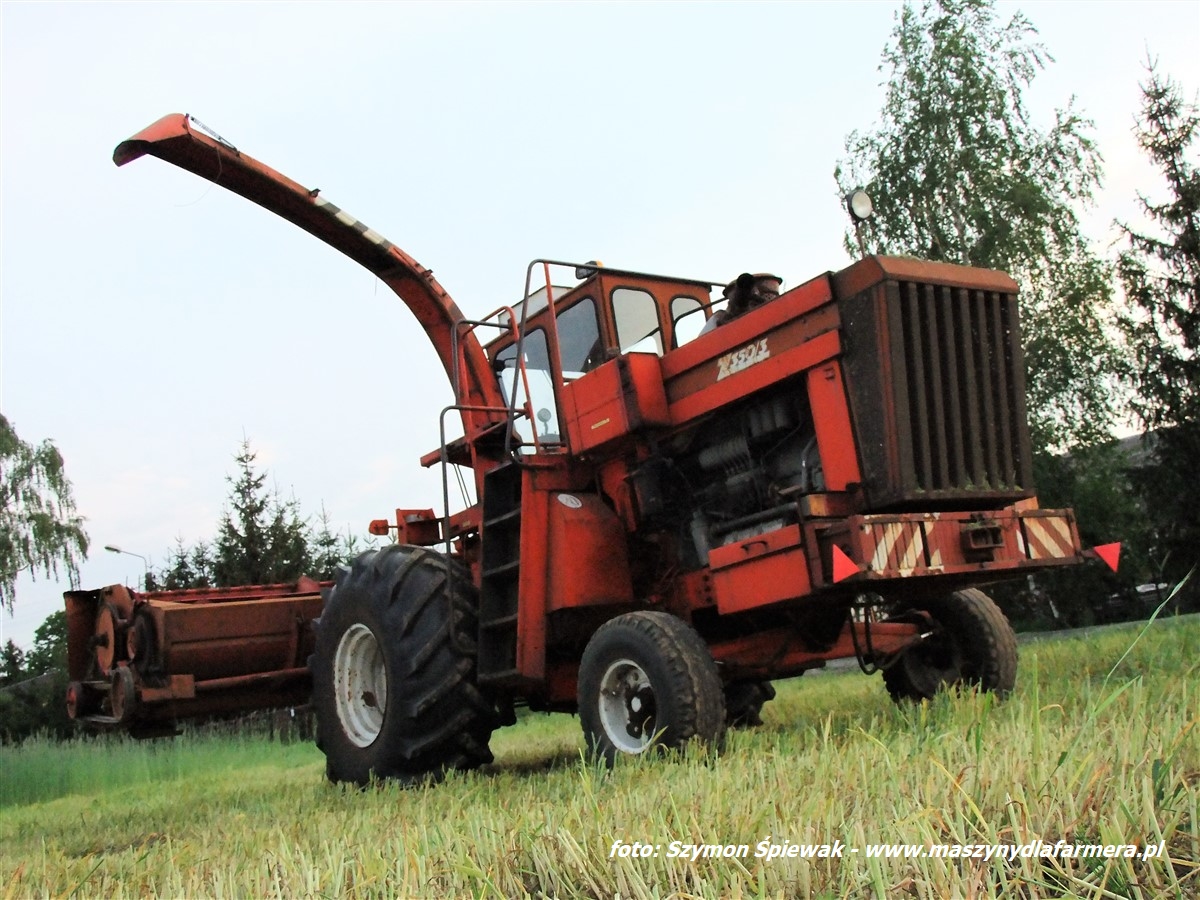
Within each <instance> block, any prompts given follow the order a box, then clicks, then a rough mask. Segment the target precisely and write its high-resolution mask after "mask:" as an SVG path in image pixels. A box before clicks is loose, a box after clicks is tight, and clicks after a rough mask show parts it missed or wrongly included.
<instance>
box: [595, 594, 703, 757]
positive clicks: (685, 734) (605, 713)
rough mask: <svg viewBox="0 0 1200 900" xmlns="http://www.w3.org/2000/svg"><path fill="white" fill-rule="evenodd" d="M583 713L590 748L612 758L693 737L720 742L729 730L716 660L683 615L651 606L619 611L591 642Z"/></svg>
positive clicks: (676, 744)
mask: <svg viewBox="0 0 1200 900" xmlns="http://www.w3.org/2000/svg"><path fill="white" fill-rule="evenodd" d="M579 719H580V723H581V724H582V725H583V733H584V737H585V738H586V740H587V743H588V747H589V749H590V750H591V752H592V753H593V754H594V755H596V756H598V757H601V758H603V759H604V760H605V761H606V762H607V763H608V764H609V765H612V763H613V762H614V761H615V760H616V758H617V757H618V756H622V755H627V756H635V755H637V754H639V753H643V752H645V751H646V750H648V749H649V748H651V747H660V748H665V749H674V748H679V747H682V746H683V745H684V744H686V743H687V742H688V741H690V740H692V739H693V738H695V739H698V740H699V741H701V742H703V743H716V742H718V741H719V740H720V739H721V736H722V735H723V734H724V732H725V699H724V694H723V690H722V687H721V679H720V676H719V675H718V674H717V666H716V663H714V662H713V658H712V655H711V654H710V653H709V652H708V647H707V646H706V645H705V643H704V641H703V639H702V638H701V637H700V635H699V634H697V633H696V631H695V630H694V629H693V628H692V627H691V626H690V625H688V624H687V623H686V622H684V621H683V620H682V619H679V618H677V617H675V616H673V615H670V614H669V613H664V612H648V611H643V612H633V613H626V614H625V615H621V616H617V617H616V618H615V619H611V620H610V621H608V622H606V623H605V624H604V625H602V626H601V627H600V628H599V629H597V631H596V633H595V634H594V635H592V639H591V640H590V641H589V642H588V645H587V648H586V649H585V650H584V653H583V659H582V660H581V661H580V664H579Z"/></svg>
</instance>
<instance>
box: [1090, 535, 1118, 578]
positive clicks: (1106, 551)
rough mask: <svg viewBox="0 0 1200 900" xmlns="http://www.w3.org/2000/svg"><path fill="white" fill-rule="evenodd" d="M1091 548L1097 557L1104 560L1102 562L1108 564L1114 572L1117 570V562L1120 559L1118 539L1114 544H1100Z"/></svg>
mask: <svg viewBox="0 0 1200 900" xmlns="http://www.w3.org/2000/svg"><path fill="white" fill-rule="evenodd" d="M1092 549H1093V550H1094V551H1095V552H1096V555H1097V556H1098V557H1100V558H1101V559H1102V560H1104V564H1105V565H1106V566H1108V567H1109V568H1110V569H1112V570H1113V571H1114V572H1115V571H1117V563H1118V562H1119V561H1120V559H1121V544H1120V542H1119V541H1118V542H1117V543H1115V544H1102V545H1101V546H1099V547H1093V548H1092Z"/></svg>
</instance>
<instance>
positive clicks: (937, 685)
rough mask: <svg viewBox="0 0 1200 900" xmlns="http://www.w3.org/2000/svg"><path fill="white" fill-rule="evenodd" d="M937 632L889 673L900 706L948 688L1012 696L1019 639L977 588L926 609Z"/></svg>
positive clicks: (886, 676) (938, 600)
mask: <svg viewBox="0 0 1200 900" xmlns="http://www.w3.org/2000/svg"><path fill="white" fill-rule="evenodd" d="M921 608H922V609H923V610H924V611H926V612H928V613H929V615H931V616H932V617H933V618H934V620H935V621H936V622H937V624H938V626H939V629H938V631H937V632H936V633H935V634H934V635H933V636H932V637H930V638H928V639H927V640H925V641H923V642H922V643H920V644H918V645H917V646H916V647H913V648H912V649H911V650H909V651H907V652H906V653H904V654H903V655H902V656H901V657H900V658H899V659H898V660H896V662H895V663H894V664H893V665H891V666H890V667H888V668H887V669H884V672H883V681H884V684H886V685H887V689H888V693H890V694H891V695H892V699H893V700H895V701H896V702H897V703H899V702H902V701H905V700H928V699H930V698H932V697H933V696H934V695H936V694H937V693H938V692H939V691H941V690H943V689H945V688H948V687H960V686H971V687H977V688H979V689H980V690H984V691H992V692H994V693H996V694H998V695H999V696H1001V697H1004V696H1007V695H1008V693H1009V692H1010V691H1012V689H1013V687H1014V686H1015V685H1016V682H1017V637H1016V635H1015V634H1013V630H1012V626H1011V625H1009V624H1008V619H1006V618H1005V617H1004V613H1002V612H1001V611H1000V608H999V607H998V606H996V604H995V603H994V602H993V601H992V598H991V597H989V596H988V595H987V594H985V593H984V592H983V591H980V590H976V589H974V588H971V589H968V590H964V591H957V592H955V593H953V594H947V595H946V596H944V597H937V598H934V599H931V600H929V601H928V602H926V603H924V604H922V607H921Z"/></svg>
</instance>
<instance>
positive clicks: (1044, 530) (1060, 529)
mask: <svg viewBox="0 0 1200 900" xmlns="http://www.w3.org/2000/svg"><path fill="white" fill-rule="evenodd" d="M1021 526H1022V529H1021V531H1020V532H1019V533H1018V537H1017V540H1018V541H1019V542H1020V546H1021V551H1022V552H1023V553H1024V555H1025V556H1026V557H1027V558H1029V559H1061V558H1063V557H1065V556H1073V555H1074V553H1075V543H1074V540H1073V538H1072V535H1071V524H1070V523H1069V522H1068V521H1067V520H1066V519H1065V518H1063V517H1061V516H1039V517H1037V518H1034V517H1032V516H1031V517H1027V518H1023V519H1022V520H1021Z"/></svg>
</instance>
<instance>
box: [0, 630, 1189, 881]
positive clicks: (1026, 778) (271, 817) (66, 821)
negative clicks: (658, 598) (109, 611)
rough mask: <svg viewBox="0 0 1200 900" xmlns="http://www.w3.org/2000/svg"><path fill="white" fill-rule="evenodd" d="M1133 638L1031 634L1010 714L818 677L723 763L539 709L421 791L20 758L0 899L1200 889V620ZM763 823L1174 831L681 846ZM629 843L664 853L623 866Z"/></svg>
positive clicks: (81, 754)
mask: <svg viewBox="0 0 1200 900" xmlns="http://www.w3.org/2000/svg"><path fill="white" fill-rule="evenodd" d="M1135 634H1136V631H1134V630H1124V629H1123V630H1118V631H1113V632H1107V633H1105V634H1103V635H1097V636H1092V637H1088V638H1086V639H1076V640H1067V641H1055V642H1044V643H1037V644H1033V645H1026V646H1025V647H1023V649H1022V663H1021V666H1022V667H1021V675H1020V678H1019V683H1018V690H1017V691H1016V692H1015V693H1014V695H1013V696H1012V697H1011V698H1010V699H1009V700H1008V701H1007V702H1005V703H996V702H995V701H994V699H993V698H992V697H990V696H987V695H984V696H979V695H974V694H966V695H962V696H953V695H947V696H943V697H940V698H938V699H937V700H936V701H935V702H932V703H927V704H923V705H920V706H908V707H905V708H897V707H894V706H893V705H892V704H891V703H890V701H889V700H888V699H887V695H886V692H885V691H884V689H883V686H882V684H881V683H880V681H879V679H878V678H864V677H862V676H860V675H857V674H822V675H817V676H807V677H805V678H803V679H799V680H798V681H795V682H791V683H788V684H785V685H782V686H781V690H780V692H779V697H778V698H777V699H776V700H775V701H774V702H773V703H771V704H769V705H768V706H767V708H766V710H765V711H764V718H765V719H766V725H765V726H764V727H763V728H761V729H758V730H756V731H753V732H737V733H734V734H732V735H731V736H730V737H729V739H728V740H727V742H726V745H725V746H724V747H723V748H722V749H721V750H720V751H719V752H718V751H703V750H698V749H695V750H692V751H690V752H688V753H685V754H681V755H676V756H672V757H668V758H657V757H646V758H639V759H634V760H628V761H622V762H621V763H619V764H618V765H617V766H616V768H615V769H614V770H613V771H611V772H608V771H605V770H604V769H602V768H598V767H595V766H593V765H591V764H589V763H588V762H586V761H585V760H583V758H582V756H581V755H580V749H581V746H582V742H581V740H580V737H579V729H578V723H577V721H576V720H575V719H573V718H569V717H565V716H554V717H547V716H533V717H529V718H527V719H525V720H524V721H523V722H522V723H521V724H519V725H518V726H515V727H514V728H510V729H506V730H503V731H500V732H498V733H497V734H496V736H495V738H494V740H493V749H494V751H495V753H496V757H497V761H496V764H495V765H493V766H490V767H488V768H486V769H484V770H482V771H479V772H474V773H470V774H467V775H454V776H451V777H450V778H448V779H447V780H446V782H445V783H443V784H441V785H438V786H430V787H423V788H417V789H413V790H408V791H404V790H399V789H398V788H396V787H394V786H391V785H383V786H380V787H377V788H373V789H371V790H368V791H363V792H360V791H354V790H346V789H342V788H338V787H333V786H330V785H328V784H326V783H325V781H324V780H323V770H322V758H321V756H320V754H319V753H317V752H316V751H315V750H313V749H312V748H309V747H305V746H303V745H298V746H287V747H282V746H280V745H278V744H274V743H271V742H269V741H265V740H262V741H257V742H256V741H236V740H235V741H229V740H225V741H221V740H215V739H214V740H211V741H203V740H199V739H196V740H191V741H184V742H177V743H175V744H170V745H164V746H159V747H150V746H147V745H132V744H130V745H125V744H121V745H118V746H116V747H114V748H105V747H104V745H89V744H87V743H77V744H72V745H67V746H63V747H57V746H54V745H49V744H36V745H33V746H32V747H28V748H22V749H20V750H18V751H7V750H6V751H3V755H0V765H2V766H3V773H4V781H5V782H9V781H21V780H25V779H27V778H28V779H30V780H31V781H32V782H35V783H36V782H38V780H39V779H43V781H42V783H43V784H44V785H46V787H45V788H44V789H43V792H42V793H41V794H40V797H41V799H36V800H33V799H17V800H10V801H7V802H8V804H9V805H7V806H6V807H5V808H4V809H2V810H0V895H3V896H13V897H25V896H40V895H56V896H70V895H74V896H88V897H94V896H105V897H109V896H112V897H124V896H134V895H145V894H154V895H170V896H235V897H244V896H256V897H258V896H264V897H307V896H311V897H323V896H329V897H334V896H346V895H348V896H364V897H368V896H411V897H443V896H473V897H489V896H491V897H515V896H525V895H529V896H540V895H544V896H561V897H576V896H579V897H616V896H621V897H656V896H669V895H676V896H702V897H709V896H747V897H776V896H797V895H800V896H804V895H817V896H840V897H870V896H878V897H892V896H911V897H928V898H941V897H946V896H960V897H968V896H970V897H1014V896H1015V897H1060V896H1078V897H1097V898H1099V897H1160V896H1189V895H1190V896H1197V895H1200V869H1198V868H1197V862H1198V861H1200V834H1198V832H1197V823H1198V822H1200V817H1198V814H1197V813H1198V811H1197V807H1198V800H1200V734H1198V729H1197V709H1198V708H1200V671H1198V668H1197V666H1198V665H1200V663H1198V662H1197V660H1198V659H1200V652H1198V651H1200V622H1197V621H1196V620H1195V619H1192V620H1190V621H1180V622H1161V623H1156V624H1155V625H1154V626H1153V627H1152V628H1151V629H1150V630H1149V631H1148V632H1147V634H1146V635H1145V636H1144V637H1143V638H1142V640H1140V641H1138V642H1137V643H1136V644H1134V645H1133V647H1132V650H1129V648H1130V645H1131V643H1132V642H1133V637H1134V635H1135ZM1127 650H1129V652H1128V653H1126V651H1127ZM1118 661H1119V664H1118ZM160 757H176V758H177V759H178V762H177V763H170V764H168V763H166V762H162V763H159V762H158V760H159V758H160ZM35 760H36V761H35ZM156 766H158V768H156ZM172 766H174V767H172ZM65 768H78V769H80V770H81V772H82V773H84V774H83V775H81V777H80V779H79V780H78V781H74V782H71V783H70V784H69V785H68V787H67V788H66V790H65V792H64V788H63V787H61V786H60V783H59V782H57V781H55V780H54V779H53V778H51V777H49V776H47V775H45V774H41V775H39V774H38V773H46V772H48V771H53V770H56V769H65ZM123 770H127V771H128V772H130V773H135V774H130V775H128V776H126V775H122V774H120V773H121V772H122V771H123ZM54 794H59V796H57V797H54V796H53V795H54ZM27 796H29V797H32V796H34V795H32V794H31V795H27ZM768 837H770V839H771V840H772V841H774V842H777V843H782V842H783V841H784V840H789V841H793V842H801V843H815V844H823V843H829V842H832V841H834V840H840V841H843V842H844V843H845V844H846V846H847V847H848V848H854V847H857V848H862V847H864V846H865V845H866V844H867V843H874V842H899V843H905V844H946V843H951V844H968V843H969V844H992V843H999V844H1014V843H1015V844H1023V843H1027V842H1029V841H1031V840H1034V839H1041V840H1043V841H1046V842H1048V843H1053V842H1054V841H1055V840H1059V839H1063V840H1067V841H1071V842H1075V841H1078V842H1080V843H1138V844H1145V843H1158V842H1159V841H1164V842H1165V844H1166V847H1167V850H1168V858H1167V859H1163V860H1154V859H1150V860H1145V861H1142V860H1130V859H1107V860H1094V859H1092V860H1070V859H1062V860H1058V859H1055V860H1050V859H1046V860H1042V859H1032V858H1019V859H1016V860H1014V861H1012V862H1001V861H996V860H992V861H984V860H974V859H970V860H956V859H928V858H925V859H866V858H865V857H864V854H863V853H861V852H859V853H858V854H853V855H852V854H850V853H849V852H846V855H845V856H844V857H843V858H841V859H836V858H827V859H780V860H774V861H771V862H767V861H764V860H761V859H754V858H752V857H751V858H744V859H705V858H700V859H697V860H695V861H688V860H680V859H670V858H667V856H666V853H667V848H668V846H669V844H670V842H671V841H675V840H678V841H681V842H688V843H719V844H727V843H734V844H738V843H746V844H748V845H750V847H751V851H752V852H753V848H754V846H755V845H756V844H757V843H758V842H759V841H762V840H763V839H765V838H768ZM617 840H621V841H626V842H633V841H643V842H648V843H650V844H656V845H660V847H661V851H660V853H659V855H658V856H657V857H651V858H619V857H617V858H612V857H610V855H609V852H610V848H611V847H612V844H613V842H614V841H617Z"/></svg>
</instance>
